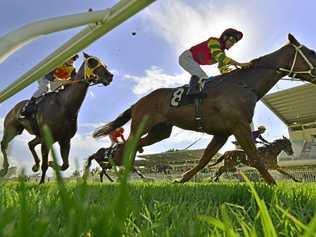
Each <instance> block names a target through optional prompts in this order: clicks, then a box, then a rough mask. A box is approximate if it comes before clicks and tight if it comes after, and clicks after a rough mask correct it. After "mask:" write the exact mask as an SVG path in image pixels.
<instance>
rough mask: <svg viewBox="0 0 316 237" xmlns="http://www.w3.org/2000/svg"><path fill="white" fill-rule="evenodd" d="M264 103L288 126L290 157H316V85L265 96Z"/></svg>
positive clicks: (300, 158) (305, 158)
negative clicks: (291, 148)
mask: <svg viewBox="0 0 316 237" xmlns="http://www.w3.org/2000/svg"><path fill="white" fill-rule="evenodd" d="M262 102H263V103H264V104H265V105H266V106H267V107H268V108H269V109H270V110H271V111H272V112H273V113H274V114H275V115H276V116H277V117H278V118H280V120H281V121H283V122H284V123H285V124H286V125H287V127H288V131H289V136H290V140H291V142H292V144H293V149H294V156H293V158H291V159H297V160H310V159H316V86H315V85H312V84H304V85H302V86H298V87H294V88H290V89H287V90H282V91H280V92H276V93H272V94H269V95H267V96H265V97H264V98H263V99H262ZM287 158H288V157H285V156H283V157H282V159H287ZM280 159H281V157H280ZM282 159H281V160H282Z"/></svg>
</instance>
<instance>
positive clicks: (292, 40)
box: [289, 34, 300, 46]
mask: <svg viewBox="0 0 316 237" xmlns="http://www.w3.org/2000/svg"><path fill="white" fill-rule="evenodd" d="M289 41H290V42H291V43H292V44H294V45H296V46H299V45H300V43H299V42H298V41H297V39H295V37H294V36H293V35H292V34H289Z"/></svg>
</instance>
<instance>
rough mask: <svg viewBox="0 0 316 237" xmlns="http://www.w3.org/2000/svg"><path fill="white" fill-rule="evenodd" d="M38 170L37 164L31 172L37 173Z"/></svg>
mask: <svg viewBox="0 0 316 237" xmlns="http://www.w3.org/2000/svg"><path fill="white" fill-rule="evenodd" d="M38 170H39V164H35V165H33V167H32V171H33V172H37V171H38Z"/></svg>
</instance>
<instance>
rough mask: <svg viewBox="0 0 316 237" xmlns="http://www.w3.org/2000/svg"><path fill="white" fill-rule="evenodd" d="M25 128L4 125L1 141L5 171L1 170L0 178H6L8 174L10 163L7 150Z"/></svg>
mask: <svg viewBox="0 0 316 237" xmlns="http://www.w3.org/2000/svg"><path fill="white" fill-rule="evenodd" d="M22 131H23V127H22V126H21V127H15V126H6V124H5V125H4V131H3V137H2V141H1V152H2V154H3V169H2V170H0V176H5V175H6V174H7V172H8V168H9V161H8V154H7V149H8V145H9V143H10V141H11V140H12V139H13V138H14V137H15V136H16V135H19V134H21V133H22Z"/></svg>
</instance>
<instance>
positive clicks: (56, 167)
mask: <svg viewBox="0 0 316 237" xmlns="http://www.w3.org/2000/svg"><path fill="white" fill-rule="evenodd" d="M48 167H51V168H53V169H54V170H56V169H59V168H60V167H59V166H58V165H57V164H56V163H55V162H54V161H49V162H48Z"/></svg>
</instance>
